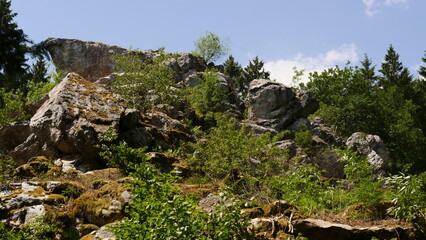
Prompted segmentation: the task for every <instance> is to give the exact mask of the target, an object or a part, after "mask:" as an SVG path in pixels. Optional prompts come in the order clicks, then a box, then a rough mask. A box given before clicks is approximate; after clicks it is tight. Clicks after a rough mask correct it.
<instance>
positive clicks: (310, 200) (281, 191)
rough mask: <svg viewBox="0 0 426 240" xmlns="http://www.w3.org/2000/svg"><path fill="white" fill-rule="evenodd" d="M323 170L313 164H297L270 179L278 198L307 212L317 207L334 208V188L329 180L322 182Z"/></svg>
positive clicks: (274, 193)
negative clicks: (293, 167) (294, 167)
mask: <svg viewBox="0 0 426 240" xmlns="http://www.w3.org/2000/svg"><path fill="white" fill-rule="evenodd" d="M320 178H321V172H320V171H319V169H318V168H317V167H315V166H312V165H300V166H296V169H293V170H289V171H287V172H286V173H285V174H283V175H282V176H273V177H271V179H270V180H269V184H270V187H271V189H272V193H273V195H274V197H275V198H277V199H284V200H286V201H289V202H291V203H293V204H295V205H297V206H298V207H301V208H302V209H303V210H305V211H307V212H311V211H313V210H316V209H323V208H327V209H332V208H333V206H334V204H335V203H333V202H332V200H333V199H332V195H333V190H334V189H333V188H331V186H330V184H329V182H327V181H324V182H320V181H319V180H320Z"/></svg>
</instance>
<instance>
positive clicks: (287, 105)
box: [246, 79, 319, 132]
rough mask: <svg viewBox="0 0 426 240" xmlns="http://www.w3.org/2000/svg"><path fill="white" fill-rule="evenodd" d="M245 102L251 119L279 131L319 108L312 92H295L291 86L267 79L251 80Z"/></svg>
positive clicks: (255, 122)
mask: <svg viewBox="0 0 426 240" xmlns="http://www.w3.org/2000/svg"><path fill="white" fill-rule="evenodd" d="M246 102H247V107H248V118H249V120H250V121H251V122H253V123H254V124H257V125H260V126H263V127H267V128H273V129H275V130H276V131H278V132H279V131H281V130H283V129H284V128H286V127H288V126H289V125H290V124H292V123H293V122H294V121H296V120H297V119H298V118H306V117H307V116H308V115H309V114H311V113H313V112H315V111H316V110H317V109H318V107H319V104H318V102H317V100H316V98H315V95H313V94H312V93H310V92H302V91H300V92H297V93H294V92H293V90H292V89H291V88H289V87H286V86H284V85H283V84H281V83H278V82H274V81H272V80H268V79H256V80H253V81H251V82H250V86H249V90H248V95H247V98H246Z"/></svg>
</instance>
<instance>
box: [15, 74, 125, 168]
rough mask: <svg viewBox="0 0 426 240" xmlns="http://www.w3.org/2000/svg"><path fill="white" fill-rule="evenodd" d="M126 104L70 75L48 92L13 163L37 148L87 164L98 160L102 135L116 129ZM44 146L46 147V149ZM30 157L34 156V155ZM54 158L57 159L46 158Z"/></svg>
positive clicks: (114, 96)
mask: <svg viewBox="0 0 426 240" xmlns="http://www.w3.org/2000/svg"><path fill="white" fill-rule="evenodd" d="M125 108H126V102H125V101H124V100H123V99H122V98H120V97H119V96H118V95H115V94H113V93H111V92H109V91H107V90H106V89H103V88H101V87H98V86H96V85H95V84H93V83H90V82H88V81H86V80H84V79H83V78H82V77H81V76H79V75H77V74H75V73H70V74H68V75H67V76H66V77H65V78H64V79H63V81H62V82H61V83H60V84H58V85H57V86H56V87H55V88H54V89H53V90H52V91H51V92H50V93H49V99H48V100H47V101H45V103H44V104H43V105H42V106H41V107H40V108H39V109H38V111H37V112H36V114H35V115H34V116H33V117H32V118H31V120H30V130H31V133H32V135H31V136H30V137H29V138H28V139H27V141H26V142H25V143H24V144H23V146H21V147H19V146H18V147H17V149H15V151H14V153H13V156H14V157H15V160H16V161H18V162H20V163H24V162H26V161H27V160H28V159H23V157H28V156H27V154H22V152H23V151H28V149H34V151H39V152H36V153H34V152H33V153H31V154H34V155H46V154H43V153H45V152H40V146H35V145H45V144H47V146H48V147H49V148H53V149H54V150H55V151H54V152H55V153H59V154H60V155H70V154H80V155H82V156H83V158H84V159H85V160H87V161H90V160H93V159H94V158H96V157H97V154H98V151H99V150H98V149H97V148H95V147H94V146H95V145H96V144H99V142H100V137H101V134H103V133H105V132H106V131H107V130H108V129H109V128H112V129H118V124H119V122H120V119H121V116H122V113H124V111H125ZM47 146H46V148H47ZM34 155H33V156H34ZM48 157H57V156H51V155H50V156H48Z"/></svg>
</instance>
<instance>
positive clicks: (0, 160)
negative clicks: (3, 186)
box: [0, 152, 16, 183]
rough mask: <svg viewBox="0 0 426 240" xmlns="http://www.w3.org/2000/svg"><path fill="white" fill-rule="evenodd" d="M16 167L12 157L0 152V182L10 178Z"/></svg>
mask: <svg viewBox="0 0 426 240" xmlns="http://www.w3.org/2000/svg"><path fill="white" fill-rule="evenodd" d="M15 168H16V162H15V161H14V160H13V158H11V157H9V156H6V155H4V154H3V153H1V152H0V183H2V182H4V181H5V180H10V178H11V177H12V175H13V172H14V171H15Z"/></svg>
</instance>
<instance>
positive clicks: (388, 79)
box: [378, 45, 413, 99]
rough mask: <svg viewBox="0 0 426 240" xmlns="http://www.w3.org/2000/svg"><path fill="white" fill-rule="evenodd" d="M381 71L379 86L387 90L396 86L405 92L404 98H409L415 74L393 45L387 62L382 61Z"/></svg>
mask: <svg viewBox="0 0 426 240" xmlns="http://www.w3.org/2000/svg"><path fill="white" fill-rule="evenodd" d="M379 72H380V73H382V76H381V77H380V78H379V82H378V84H379V86H381V87H383V88H384V89H385V90H387V89H389V88H390V87H393V86H395V87H397V88H398V89H399V90H400V91H401V92H402V93H403V94H404V99H409V97H410V93H409V84H410V82H411V81H412V80H413V76H412V75H411V74H410V72H409V71H408V68H406V67H404V66H403V65H402V62H400V61H399V54H398V53H396V52H395V50H394V48H393V46H392V45H390V47H389V49H388V52H387V54H386V56H385V62H383V63H382V68H381V69H380V70H379Z"/></svg>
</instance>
